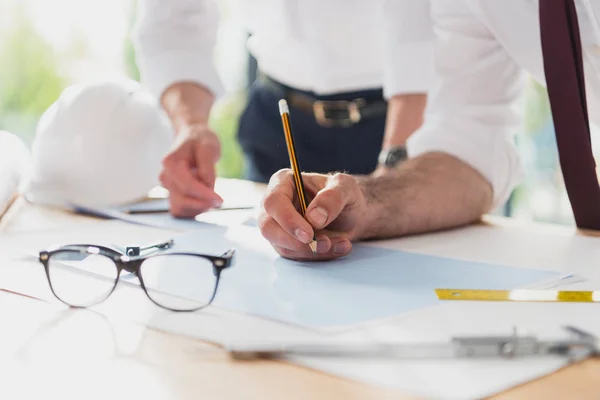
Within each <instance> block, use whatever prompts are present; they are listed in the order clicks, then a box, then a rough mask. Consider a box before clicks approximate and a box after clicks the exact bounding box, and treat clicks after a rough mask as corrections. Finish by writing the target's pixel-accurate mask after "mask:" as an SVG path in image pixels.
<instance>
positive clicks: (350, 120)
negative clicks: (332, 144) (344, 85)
mask: <svg viewBox="0 0 600 400" xmlns="http://www.w3.org/2000/svg"><path fill="white" fill-rule="evenodd" d="M259 82H260V83H261V84H262V85H263V86H264V87H265V88H267V89H268V90H270V91H271V92H272V93H274V94H275V95H277V96H279V97H281V98H285V99H286V100H287V102H288V103H289V104H290V105H291V106H292V107H295V108H298V109H300V110H302V111H304V112H306V113H307V114H311V115H313V116H314V118H315V120H316V121H317V123H318V124H319V125H321V126H324V127H350V126H354V125H356V124H358V123H359V122H360V121H363V120H365V119H369V118H375V117H381V116H383V115H385V113H386V111H387V102H386V101H385V100H383V99H376V100H367V99H364V98H356V99H350V100H319V99H318V98H315V97H312V96H310V95H307V94H306V93H303V92H300V91H298V90H295V89H293V88H290V87H288V86H285V85H283V84H281V83H279V82H277V81H275V80H273V79H271V78H269V77H268V76H266V75H261V76H260V77H259Z"/></svg>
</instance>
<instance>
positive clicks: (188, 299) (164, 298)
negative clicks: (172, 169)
mask: <svg viewBox="0 0 600 400" xmlns="http://www.w3.org/2000/svg"><path fill="white" fill-rule="evenodd" d="M172 245H173V241H172V240H171V241H168V242H162V243H157V244H152V245H149V246H144V247H140V246H128V247H125V248H123V249H118V248H111V247H106V246H98V245H91V244H70V245H66V246H61V247H58V248H54V249H49V250H45V251H41V252H40V254H39V260H40V262H41V263H42V265H43V266H44V269H45V270H46V277H47V278H48V283H49V285H50V290H51V291H52V293H53V294H54V296H56V298H57V299H59V300H60V301H62V302H63V303H65V304H67V305H68V306H71V307H75V308H84V307H90V306H93V305H96V304H98V303H101V302H102V301H104V300H106V299H107V298H108V297H109V296H110V295H111V294H112V293H113V292H114V290H115V288H116V287H117V283H118V282H119V277H121V273H122V272H124V271H125V273H123V276H122V277H121V280H122V281H125V282H127V281H128V280H129V279H130V278H137V279H138V280H139V285H140V286H141V287H142V289H143V290H144V292H145V293H146V295H147V296H148V298H149V299H150V300H152V302H154V303H155V304H156V305H158V306H160V307H162V308H165V309H167V310H171V311H196V310H200V309H202V308H204V307H206V306H208V305H209V304H210V303H212V301H213V299H214V298H215V295H216V294H217V289H218V287H219V280H220V277H221V272H222V271H223V270H224V269H225V268H228V267H230V266H232V265H233V260H234V254H235V250H234V249H230V250H228V251H227V252H225V253H224V254H223V255H221V256H211V255H206V254H195V253H177V252H165V250H167V249H169V248H170V247H172ZM130 284H131V283H130Z"/></svg>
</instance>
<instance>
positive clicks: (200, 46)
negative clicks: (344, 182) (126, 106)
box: [134, 0, 433, 217]
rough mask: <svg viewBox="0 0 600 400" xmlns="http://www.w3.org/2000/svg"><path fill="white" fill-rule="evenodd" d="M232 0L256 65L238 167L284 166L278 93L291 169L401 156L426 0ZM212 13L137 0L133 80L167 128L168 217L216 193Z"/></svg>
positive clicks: (194, 3) (426, 32)
mask: <svg viewBox="0 0 600 400" xmlns="http://www.w3.org/2000/svg"><path fill="white" fill-rule="evenodd" d="M386 2H387V4H385V3H386ZM233 6H234V8H235V9H236V10H237V11H239V14H241V15H242V16H243V19H244V23H245V25H246V28H247V29H248V31H249V32H250V33H251V38H250V40H249V42H248V48H249V50H250V52H251V53H252V54H253V56H254V57H255V58H256V59H257V61H258V68H259V70H260V71H261V78H260V79H259V80H258V82H257V83H256V84H255V85H254V86H253V88H252V90H251V92H250V96H249V103H248V105H247V108H246V111H245V112H244V115H243V116H242V119H241V121H240V127H239V134H238V137H239V140H240V144H241V146H242V149H243V151H244V155H245V158H246V167H247V176H246V177H247V178H249V179H252V180H255V181H259V182H268V180H269V178H270V177H271V175H272V174H273V173H275V172H276V171H278V170H279V169H282V168H286V167H289V159H288V155H287V151H286V146H285V141H284V135H283V132H282V127H281V120H280V116H279V112H278V107H277V102H278V100H279V99H281V98H286V99H287V101H288V103H289V104H290V107H291V109H292V110H291V111H292V118H293V125H294V132H295V133H296V135H297V138H296V146H297V152H298V157H299V159H300V161H301V166H302V169H303V170H306V171H314V172H321V173H327V172H329V171H346V172H348V173H353V174H370V173H372V172H373V171H374V170H375V169H376V168H377V167H378V161H379V169H378V171H379V172H382V173H383V172H384V170H385V168H391V167H393V166H394V165H396V164H397V163H398V162H399V161H401V160H403V159H404V157H405V155H406V150H405V141H406V139H407V138H408V136H409V135H410V134H411V133H412V132H413V131H415V130H416V129H418V127H419V126H420V125H421V123H422V118H423V110H424V108H425V104H426V90H427V88H428V85H429V83H430V75H431V74H432V71H433V66H432V47H431V38H432V32H431V26H430V21H429V5H428V4H427V2H421V1H414V0H392V1H387V0H372V1H364V0H330V1H322V0H237V1H236V2H235V3H233ZM217 24H218V11H217V7H216V4H215V1H214V0H170V1H164V0H140V1H139V16H138V22H137V24H136V29H135V33H134V39H135V40H134V42H135V44H136V47H137V50H138V56H139V58H138V61H139V65H140V70H141V75H142V81H143V83H145V84H146V85H147V86H148V87H149V89H150V90H151V92H152V93H153V94H154V95H156V96H157V97H158V98H159V99H160V102H161V104H162V106H163V107H164V109H165V111H166V112H167V114H168V116H169V117H170V119H171V121H172V123H173V126H174V129H175V131H176V134H177V140H176V144H175V146H174V148H173V150H172V151H171V153H170V154H169V155H168V156H167V157H166V158H165V160H164V168H163V171H162V173H161V181H162V183H163V185H164V186H165V187H166V188H167V189H169V191H170V201H171V212H172V213H173V214H174V215H176V216H180V217H191V216H194V215H196V214H198V213H200V212H202V211H205V210H206V209H209V208H211V207H213V206H216V205H218V204H219V203H221V202H222V199H221V198H220V196H219V195H218V194H217V193H215V192H214V191H213V188H214V183H215V178H216V173H215V163H216V162H217V160H218V159H219V155H220V144H219V139H218V138H217V136H216V135H215V133H214V132H213V131H212V130H211V129H210V128H209V127H208V124H207V122H208V117H209V113H210V109H211V106H212V104H213V102H214V100H215V98H216V97H217V96H218V95H219V94H221V93H222V87H221V83H220V81H219V77H218V74H217V71H216V70H215V67H214V65H213V59H212V56H211V54H212V52H213V46H214V44H215V39H216V31H217ZM386 99H389V105H388V104H387V102H386ZM387 110H389V111H387ZM386 111H387V124H386Z"/></svg>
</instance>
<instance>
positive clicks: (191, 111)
mask: <svg viewBox="0 0 600 400" xmlns="http://www.w3.org/2000/svg"><path fill="white" fill-rule="evenodd" d="M214 100H215V97H214V95H213V94H212V93H211V92H210V91H209V90H208V89H206V88H204V87H203V86H200V85H198V84H196V83H192V82H178V83H175V84H173V85H171V86H169V88H168V89H167V90H165V92H164V93H163V95H162V97H161V104H162V106H163V108H164V109H165V111H166V112H167V115H168V116H169V118H170V120H171V122H172V123H173V126H174V128H175V131H176V132H178V131H179V130H180V128H181V127H183V126H189V125H196V124H207V123H208V116H209V114H210V109H211V107H212V105H213V102H214Z"/></svg>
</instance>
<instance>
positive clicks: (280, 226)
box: [259, 169, 367, 260]
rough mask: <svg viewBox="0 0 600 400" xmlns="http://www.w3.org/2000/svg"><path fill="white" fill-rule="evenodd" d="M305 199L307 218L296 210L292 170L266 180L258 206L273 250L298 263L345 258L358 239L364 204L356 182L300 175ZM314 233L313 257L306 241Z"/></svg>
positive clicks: (342, 176) (345, 177)
mask: <svg viewBox="0 0 600 400" xmlns="http://www.w3.org/2000/svg"><path fill="white" fill-rule="evenodd" d="M302 176H303V180H304V187H305V190H306V194H307V196H308V197H309V200H310V199H312V201H310V204H309V206H308V207H307V209H306V219H305V218H303V217H302V215H301V214H300V212H299V211H298V210H299V203H298V197H297V194H296V189H295V187H294V178H293V174H292V171H291V170H289V169H284V170H281V171H279V172H277V173H276V174H275V175H273V177H272V178H271V181H270V182H269V186H268V189H267V193H266V195H265V198H264V200H263V203H262V209H261V214H260V216H259V227H260V231H261V233H262V234H263V236H264V237H265V238H266V239H267V240H269V241H270V242H271V244H272V245H273V247H274V248H275V249H276V250H277V252H278V253H279V254H280V255H281V256H283V257H286V258H291V259H297V260H327V259H334V258H339V257H342V256H345V255H347V254H348V253H350V251H351V250H352V241H353V240H356V239H358V238H360V237H361V231H362V226H361V223H362V222H363V221H364V218H363V217H364V214H365V213H366V212H367V200H366V198H365V196H364V194H363V191H362V189H361V188H360V186H359V183H358V180H357V178H355V177H353V176H350V175H346V174H333V175H322V174H312V173H304V174H302ZM315 231H316V234H317V235H316V236H317V255H313V254H312V251H311V249H310V248H309V246H308V243H309V242H310V241H311V240H312V238H313V235H314V233H315Z"/></svg>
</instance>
